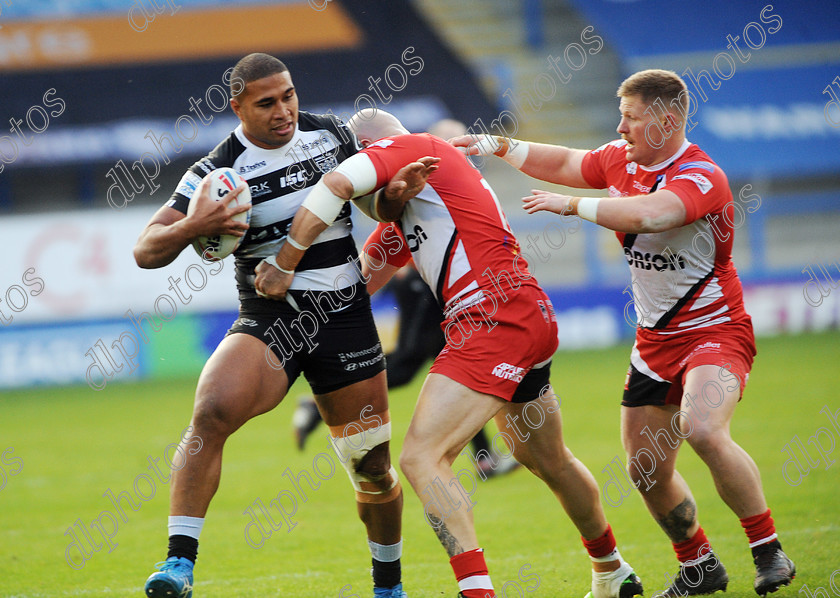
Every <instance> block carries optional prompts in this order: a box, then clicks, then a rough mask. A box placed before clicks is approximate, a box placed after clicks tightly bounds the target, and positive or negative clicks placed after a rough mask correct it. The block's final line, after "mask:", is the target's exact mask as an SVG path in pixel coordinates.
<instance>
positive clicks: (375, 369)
mask: <svg viewBox="0 0 840 598" xmlns="http://www.w3.org/2000/svg"><path fill="white" fill-rule="evenodd" d="M324 319H326V322H325V321H324ZM236 333H243V334H249V335H251V336H253V337H255V338H258V339H260V340H261V341H262V342H264V343H265V344H266V345H267V346H268V347H270V348H271V353H269V352H268V351H266V360H267V361H268V362H269V365H270V366H271V367H273V368H275V369H280V368H283V370H285V372H286V376H288V378H289V385H290V386H291V384H292V383H293V382H294V381H295V380H297V377H298V376H299V375H300V373H301V372H303V375H304V376H305V377H306V380H307V381H308V382H309V385H310V386H311V387H312V392H313V393H315V394H324V393H327V392H332V391H334V390H338V389H339V388H343V387H345V386H348V385H350V384H353V383H354V382H359V381H361V380H367V379H368V378H372V377H373V376H375V375H376V374H378V373H379V372H381V371H383V370H384V369H385V356H384V354H383V353H382V344H381V343H380V342H379V335H378V334H377V332H376V326H375V324H374V322H373V313H371V310H370V297H368V296H367V294H366V293H365V295H364V296H363V297H360V298H358V299H356V300H354V301H353V302H352V303H351V304H350V305H348V306H347V307H345V308H344V309H342V310H341V311H336V312H324V311H320V312H319V311H315V310H307V309H303V310H302V311H301V312H298V311H295V310H294V309H292V307H291V306H289V304H288V303H286V302H285V301H271V300H268V299H250V300H245V301H242V302H241V303H240V306H239V318H238V319H237V320H236V321H235V322H234V323H233V325H232V326H231V327H230V330H228V331H227V334H226V335H225V336H227V335H230V334H236Z"/></svg>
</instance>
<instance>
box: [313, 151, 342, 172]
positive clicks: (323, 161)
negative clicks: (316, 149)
mask: <svg viewBox="0 0 840 598" xmlns="http://www.w3.org/2000/svg"><path fill="white" fill-rule="evenodd" d="M315 166H316V167H317V168H318V170H320V171H321V173H322V174H327V173H328V172H332V171H333V170H335V168H336V167H337V166H338V160H337V159H336V157H335V156H332V155H324V156H320V157H318V158H315Z"/></svg>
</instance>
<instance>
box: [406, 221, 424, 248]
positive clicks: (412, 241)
mask: <svg viewBox="0 0 840 598" xmlns="http://www.w3.org/2000/svg"><path fill="white" fill-rule="evenodd" d="M428 238H429V237H428V236H426V233H425V232H423V227H422V226H420V225H419V224H415V225H414V232H413V233H406V234H405V240H406V241H408V249H409V250H410V251H411V252H412V253H414V252H415V251H417V250H418V249H420V244H421V243H422V242H423V241H425V240H426V239H428Z"/></svg>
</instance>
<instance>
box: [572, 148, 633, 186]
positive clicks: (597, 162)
mask: <svg viewBox="0 0 840 598" xmlns="http://www.w3.org/2000/svg"><path fill="white" fill-rule="evenodd" d="M624 143H625V142H624V141H622V140H620V139H619V140H616V141H611V142H609V143H605V144H604V145H602V146H601V147H599V148H598V149H595V150H592V151H590V152H587V153H586V155H585V156H584V157H583V162H582V163H581V165H580V172H581V174H582V175H583V178H584V180H585V181H586V182H587V183H588V184H589V186H590V187H592V188H593V189H606V188H607V187H608V186H609V183H607V169H606V164H607V160H609V158H611V157H612V156H611V153H612V152H614V151H615V150H616V148H617V147H622V148H623V147H624ZM621 151H623V149H622V150H621Z"/></svg>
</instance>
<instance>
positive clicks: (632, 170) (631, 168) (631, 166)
mask: <svg viewBox="0 0 840 598" xmlns="http://www.w3.org/2000/svg"><path fill="white" fill-rule="evenodd" d="M637 167H638V164H636V163H635V162H628V163H627V166H625V168H626V169H627V174H636V168H637Z"/></svg>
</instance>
